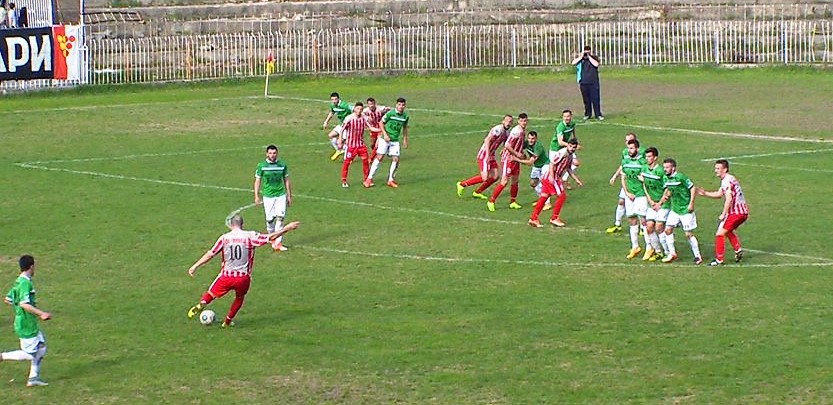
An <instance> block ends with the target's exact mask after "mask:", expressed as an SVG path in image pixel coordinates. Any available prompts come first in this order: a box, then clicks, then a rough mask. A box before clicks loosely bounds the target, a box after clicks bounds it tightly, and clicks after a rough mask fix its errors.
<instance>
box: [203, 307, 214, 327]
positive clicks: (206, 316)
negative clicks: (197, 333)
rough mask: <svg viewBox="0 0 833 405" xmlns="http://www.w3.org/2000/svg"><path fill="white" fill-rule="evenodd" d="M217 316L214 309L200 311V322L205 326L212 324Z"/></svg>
mask: <svg viewBox="0 0 833 405" xmlns="http://www.w3.org/2000/svg"><path fill="white" fill-rule="evenodd" d="M215 316H216V314H214V311H212V310H210V309H206V310H205V311H202V312H200V323H201V324H203V325H205V326H208V325H211V324H212V323H214V317H215Z"/></svg>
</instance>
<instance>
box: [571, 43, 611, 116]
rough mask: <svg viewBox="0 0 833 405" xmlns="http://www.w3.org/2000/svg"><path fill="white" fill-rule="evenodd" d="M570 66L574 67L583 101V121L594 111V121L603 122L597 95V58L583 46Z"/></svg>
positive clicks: (599, 99) (599, 98)
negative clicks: (582, 49)
mask: <svg viewBox="0 0 833 405" xmlns="http://www.w3.org/2000/svg"><path fill="white" fill-rule="evenodd" d="M571 64H572V65H574V66H575V67H576V81H577V82H578V84H579V88H580V89H581V98H582V99H583V100H584V119H585V120H586V119H590V117H593V116H594V115H592V113H593V112H594V111H595V113H596V115H595V117H596V119H598V120H599V121H602V120H604V119H605V117H604V116H603V115H602V108H601V96H600V94H599V57H598V56H596V55H594V54H593V53H592V50H591V49H590V46H585V47H584V52H582V53H580V54H579V55H578V56H577V57H576V58H575V59H573V61H572V62H571Z"/></svg>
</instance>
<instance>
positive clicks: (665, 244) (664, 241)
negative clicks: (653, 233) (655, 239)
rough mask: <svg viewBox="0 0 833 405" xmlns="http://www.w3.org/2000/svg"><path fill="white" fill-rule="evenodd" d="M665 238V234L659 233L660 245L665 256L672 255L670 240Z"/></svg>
mask: <svg viewBox="0 0 833 405" xmlns="http://www.w3.org/2000/svg"><path fill="white" fill-rule="evenodd" d="M666 238H667V237H666V236H665V232H660V233H659V244H660V245H662V252H663V253H665V254H671V251H669V250H668V239H666Z"/></svg>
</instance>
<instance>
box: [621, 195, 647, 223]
mask: <svg viewBox="0 0 833 405" xmlns="http://www.w3.org/2000/svg"><path fill="white" fill-rule="evenodd" d="M646 211H648V198H647V197H645V196H642V197H636V198H634V199H633V200H631V199H630V198H627V197H625V216H626V217H628V218H630V217H635V216H640V217H644V216H645V212H646Z"/></svg>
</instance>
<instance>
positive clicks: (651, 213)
mask: <svg viewBox="0 0 833 405" xmlns="http://www.w3.org/2000/svg"><path fill="white" fill-rule="evenodd" d="M666 219H668V208H660V209H658V210H655V209H653V208H651V207H648V211H647V212H645V220H646V221H654V222H662V223H665V220H666Z"/></svg>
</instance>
